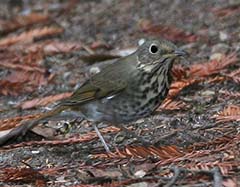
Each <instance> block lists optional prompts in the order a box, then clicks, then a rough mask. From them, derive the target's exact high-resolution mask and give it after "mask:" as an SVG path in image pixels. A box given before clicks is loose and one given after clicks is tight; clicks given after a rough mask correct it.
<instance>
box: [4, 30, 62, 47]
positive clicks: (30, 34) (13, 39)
mask: <svg viewBox="0 0 240 187" xmlns="http://www.w3.org/2000/svg"><path fill="white" fill-rule="evenodd" d="M62 32H63V29H62V28H57V27H44V28H37V29H33V30H30V31H27V32H23V33H21V34H19V35H11V36H7V37H5V38H3V39H1V40H0V47H8V46H10V45H14V44H17V43H32V42H33V41H34V39H36V38H41V37H46V36H54V35H59V34H61V33H62Z"/></svg>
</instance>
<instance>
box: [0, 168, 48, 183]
mask: <svg viewBox="0 0 240 187" xmlns="http://www.w3.org/2000/svg"><path fill="white" fill-rule="evenodd" d="M29 176H31V177H29ZM39 180H41V181H42V182H43V183H44V184H45V185H44V186H46V182H45V178H44V176H43V175H42V174H41V173H40V172H39V171H37V170H34V169H32V168H3V169H2V171H1V173H0V181H2V182H6V183H7V182H22V183H30V182H35V184H36V183H38V184H39V182H40V181H39Z"/></svg>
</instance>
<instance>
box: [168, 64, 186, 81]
mask: <svg viewBox="0 0 240 187" xmlns="http://www.w3.org/2000/svg"><path fill="white" fill-rule="evenodd" d="M188 73H189V68H188V67H183V66H181V65H174V66H173V68H172V76H173V79H174V80H176V81H177V80H181V79H186V78H187V77H188V76H189V75H188Z"/></svg>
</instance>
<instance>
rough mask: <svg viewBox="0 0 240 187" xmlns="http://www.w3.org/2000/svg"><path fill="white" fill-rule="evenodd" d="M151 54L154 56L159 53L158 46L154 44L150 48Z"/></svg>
mask: <svg viewBox="0 0 240 187" xmlns="http://www.w3.org/2000/svg"><path fill="white" fill-rule="evenodd" d="M149 52H150V53H152V54H155V53H157V52H158V46H157V45H156V44H152V45H151V46H150V47H149Z"/></svg>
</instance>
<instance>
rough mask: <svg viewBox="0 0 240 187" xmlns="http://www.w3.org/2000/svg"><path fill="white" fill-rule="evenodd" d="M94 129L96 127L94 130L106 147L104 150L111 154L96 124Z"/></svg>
mask: <svg viewBox="0 0 240 187" xmlns="http://www.w3.org/2000/svg"><path fill="white" fill-rule="evenodd" d="M93 127H94V130H95V131H96V133H97V135H98V137H99V139H100V141H101V142H102V144H103V146H104V149H105V150H106V152H107V153H111V151H110V149H109V147H108V145H107V143H106V141H105V140H104V138H103V136H102V134H101V133H100V131H99V130H98V127H97V125H96V123H93Z"/></svg>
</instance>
